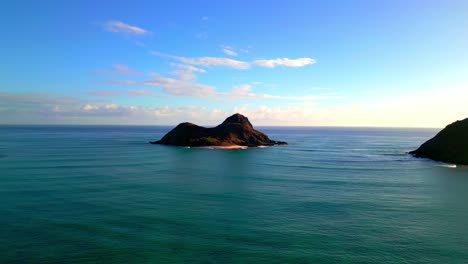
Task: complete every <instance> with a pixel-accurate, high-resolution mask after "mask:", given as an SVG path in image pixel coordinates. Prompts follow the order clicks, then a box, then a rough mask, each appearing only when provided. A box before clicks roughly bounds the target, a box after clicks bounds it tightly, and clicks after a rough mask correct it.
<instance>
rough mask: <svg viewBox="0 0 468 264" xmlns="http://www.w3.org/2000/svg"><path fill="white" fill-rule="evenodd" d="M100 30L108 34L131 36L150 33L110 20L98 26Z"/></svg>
mask: <svg viewBox="0 0 468 264" xmlns="http://www.w3.org/2000/svg"><path fill="white" fill-rule="evenodd" d="M100 25H101V26H102V28H103V29H104V30H106V31H108V32H113V33H124V34H131V35H147V34H150V33H151V31H149V30H146V29H143V28H141V27H137V26H132V25H129V24H126V23H124V22H122V21H117V20H111V21H107V22H104V23H101V24H100Z"/></svg>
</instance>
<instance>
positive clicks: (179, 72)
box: [171, 63, 206, 81]
mask: <svg viewBox="0 0 468 264" xmlns="http://www.w3.org/2000/svg"><path fill="white" fill-rule="evenodd" d="M171 65H172V66H173V67H176V68H177V69H176V70H175V71H173V72H171V74H172V75H173V76H175V77H176V78H177V79H179V80H184V81H189V80H194V79H196V77H197V76H196V75H195V72H199V73H204V72H206V71H205V70H204V69H200V68H197V67H194V66H192V65H185V64H178V63H171Z"/></svg>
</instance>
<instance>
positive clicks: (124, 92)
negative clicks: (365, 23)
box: [88, 89, 157, 97]
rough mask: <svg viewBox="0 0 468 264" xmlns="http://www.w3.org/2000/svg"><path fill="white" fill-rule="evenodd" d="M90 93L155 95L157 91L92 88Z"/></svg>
mask: <svg viewBox="0 0 468 264" xmlns="http://www.w3.org/2000/svg"><path fill="white" fill-rule="evenodd" d="M88 94H90V95H94V96H104V97H110V96H121V95H130V96H155V95H157V93H156V92H155V91H153V90H149V89H124V90H91V91H89V92H88Z"/></svg>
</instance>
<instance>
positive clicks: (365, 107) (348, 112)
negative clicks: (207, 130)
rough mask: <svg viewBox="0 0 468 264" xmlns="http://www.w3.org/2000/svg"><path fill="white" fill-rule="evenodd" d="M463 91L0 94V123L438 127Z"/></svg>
mask: <svg viewBox="0 0 468 264" xmlns="http://www.w3.org/2000/svg"><path fill="white" fill-rule="evenodd" d="M233 90H234V91H231V92H232V93H235V92H236V91H237V93H240V94H243V93H246V92H247V93H248V92H249V91H250V90H249V88H248V87H243V88H239V87H238V88H236V89H233ZM467 91H468V89H466V87H459V88H449V89H435V90H429V91H427V92H426V93H425V94H407V95H406V96H404V97H400V96H394V97H386V98H374V99H375V100H373V101H372V103H363V104H345V105H334V106H320V105H314V104H309V103H307V104H297V103H295V102H293V104H291V106H281V107H280V106H271V105H269V106H268V105H259V104H257V102H255V103H252V104H244V105H237V106H236V105H231V106H226V107H224V108H223V109H217V108H211V109H208V108H204V107H196V106H184V107H171V106H165V105H154V106H151V107H143V106H133V105H122V104H117V103H115V102H112V101H104V100H103V101H97V100H84V99H79V98H71V97H57V96H52V95H48V94H38V93H11V92H10V93H8V92H0V123H2V124H17V123H22V124H44V123H58V124H166V125H167V124H171V125H175V124H177V123H180V122H184V121H191V122H195V123H198V124H202V125H203V124H213V125H215V124H219V123H220V122H221V121H223V119H224V118H226V116H228V115H230V114H232V113H235V112H240V113H242V114H244V115H246V116H248V117H249V118H250V119H251V121H252V123H254V124H256V125H279V124H281V125H321V126H387V127H388V126H392V127H396V126H400V127H443V126H445V125H447V124H449V123H451V122H453V121H455V120H457V119H463V118H465V117H466V101H467V100H468V92H467ZM453 94H457V96H455V97H454V96H453ZM395 105H398V106H399V107H398V108H395Z"/></svg>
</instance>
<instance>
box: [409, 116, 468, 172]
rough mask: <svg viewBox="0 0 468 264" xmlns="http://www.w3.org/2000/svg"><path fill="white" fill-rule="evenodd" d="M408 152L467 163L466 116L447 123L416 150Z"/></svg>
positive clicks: (443, 160) (462, 163) (449, 161)
mask: <svg viewBox="0 0 468 264" xmlns="http://www.w3.org/2000/svg"><path fill="white" fill-rule="evenodd" d="M409 153H410V154H413V155H414V156H415V157H420V158H429V159H432V160H436V161H442V162H447V163H453V164H456V165H468V118H467V119H464V120H462V121H456V122H454V123H452V124H450V125H448V126H447V127H445V128H444V129H443V130H442V131H440V132H439V133H438V134H437V135H436V136H435V137H433V138H432V139H430V140H428V141H427V142H426V143H424V144H422V145H421V146H420V147H419V148H418V149H417V150H414V151H411V152H409Z"/></svg>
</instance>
